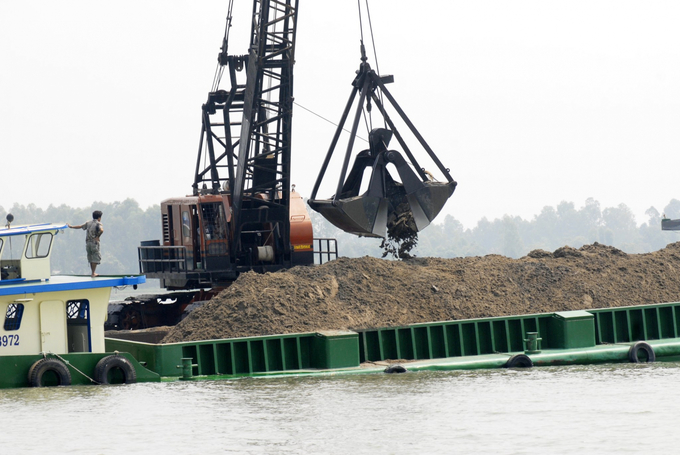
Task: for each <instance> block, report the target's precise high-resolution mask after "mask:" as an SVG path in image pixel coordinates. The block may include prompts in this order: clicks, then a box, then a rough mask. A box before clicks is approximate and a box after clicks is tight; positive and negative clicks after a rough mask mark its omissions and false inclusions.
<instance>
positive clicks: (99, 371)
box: [94, 355, 137, 384]
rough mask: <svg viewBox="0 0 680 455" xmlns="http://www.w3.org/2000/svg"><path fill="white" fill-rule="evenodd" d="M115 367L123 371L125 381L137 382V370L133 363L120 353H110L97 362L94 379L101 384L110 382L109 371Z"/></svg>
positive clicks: (127, 382)
mask: <svg viewBox="0 0 680 455" xmlns="http://www.w3.org/2000/svg"><path fill="white" fill-rule="evenodd" d="M113 369H119V370H121V371H122V372H123V383H125V384H134V383H135V382H137V372H136V371H135V367H134V366H132V363H131V362H130V361H129V360H128V359H126V358H125V357H123V356H120V355H108V356H106V357H103V358H101V359H100V360H99V362H97V365H96V366H95V367H94V380H95V381H97V382H98V383H99V384H109V373H110V372H111V370H113Z"/></svg>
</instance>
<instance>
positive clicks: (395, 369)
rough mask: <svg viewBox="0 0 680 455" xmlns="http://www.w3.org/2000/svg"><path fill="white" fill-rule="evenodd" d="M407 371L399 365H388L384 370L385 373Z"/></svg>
mask: <svg viewBox="0 0 680 455" xmlns="http://www.w3.org/2000/svg"><path fill="white" fill-rule="evenodd" d="M407 371H408V370H407V369H406V368H404V367H403V366H401V365H390V366H388V367H387V368H385V373H406V372H407Z"/></svg>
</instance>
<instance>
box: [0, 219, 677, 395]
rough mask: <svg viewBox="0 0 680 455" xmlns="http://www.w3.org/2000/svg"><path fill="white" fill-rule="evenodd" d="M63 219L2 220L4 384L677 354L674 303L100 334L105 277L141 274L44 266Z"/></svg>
mask: <svg viewBox="0 0 680 455" xmlns="http://www.w3.org/2000/svg"><path fill="white" fill-rule="evenodd" d="M8 221H9V220H8ZM65 228H66V225H65V224H40V225H27V226H16V227H10V225H9V223H8V225H7V227H6V228H0V272H1V275H0V311H2V310H4V311H5V320H4V324H3V325H2V326H0V389H1V388H11V387H27V386H32V387H42V386H52V385H63V386H67V385H86V384H94V385H105V384H119V383H126V384H131V383H134V382H160V381H164V380H165V381H176V380H190V379H232V378H242V377H256V376H257V377H271V376H279V375H312V374H314V375H319V374H359V373H379V372H387V373H399V372H406V371H419V370H458V369H478V368H530V367H532V366H545V365H569V364H592V363H612V362H652V361H655V360H663V361H677V360H680V303H662V304H656V305H644V306H629V307H619V308H605V309H595V310H587V311H566V312H557V313H543V314H530V315H521V316H507V317H495V318H483V319H469V320H456V321H443V322H431V323H425V324H413V325H409V326H404V327H383V328H376V329H371V330H360V331H329V332H319V333H296V334H285V335H272V336H258V337H246V338H233V339H224V340H204V341H193V342H184V343H171V344H157V343H152V342H142V341H134V340H131V339H121V338H112V337H106V336H105V333H104V322H105V320H106V317H107V308H108V302H109V298H110V294H111V288H112V287H120V286H133V287H135V286H137V285H138V284H141V283H144V282H145V280H146V277H145V276H143V275H139V276H97V277H91V276H64V275H56V276H53V275H51V274H50V255H51V251H52V243H53V240H54V238H55V237H56V236H57V234H58V233H59V232H60V231H61V230H63V229H65ZM130 333H131V334H134V332H130Z"/></svg>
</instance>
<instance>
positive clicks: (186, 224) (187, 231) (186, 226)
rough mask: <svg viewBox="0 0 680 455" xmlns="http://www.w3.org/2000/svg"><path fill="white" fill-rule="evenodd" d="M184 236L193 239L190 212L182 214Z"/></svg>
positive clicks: (186, 211)
mask: <svg viewBox="0 0 680 455" xmlns="http://www.w3.org/2000/svg"><path fill="white" fill-rule="evenodd" d="M182 236H183V237H191V219H190V218H189V211H188V210H185V211H183V212H182Z"/></svg>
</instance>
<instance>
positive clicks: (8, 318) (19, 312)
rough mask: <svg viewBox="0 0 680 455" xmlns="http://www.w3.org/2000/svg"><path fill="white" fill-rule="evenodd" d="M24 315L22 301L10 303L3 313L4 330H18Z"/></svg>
mask: <svg viewBox="0 0 680 455" xmlns="http://www.w3.org/2000/svg"><path fill="white" fill-rule="evenodd" d="M23 315H24V304H23V303H10V304H9V305H8V306H7V313H6V314H5V330H19V327H20V326H21V317H22V316H23Z"/></svg>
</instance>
